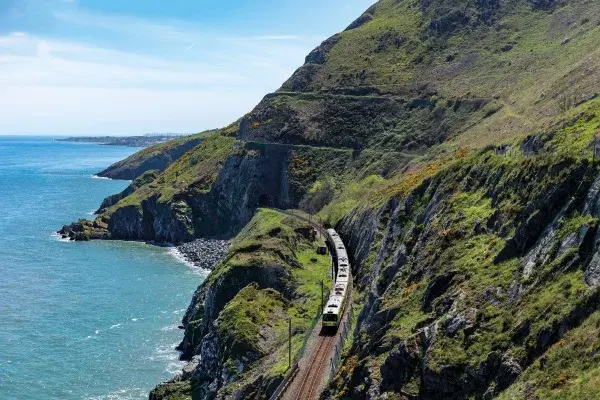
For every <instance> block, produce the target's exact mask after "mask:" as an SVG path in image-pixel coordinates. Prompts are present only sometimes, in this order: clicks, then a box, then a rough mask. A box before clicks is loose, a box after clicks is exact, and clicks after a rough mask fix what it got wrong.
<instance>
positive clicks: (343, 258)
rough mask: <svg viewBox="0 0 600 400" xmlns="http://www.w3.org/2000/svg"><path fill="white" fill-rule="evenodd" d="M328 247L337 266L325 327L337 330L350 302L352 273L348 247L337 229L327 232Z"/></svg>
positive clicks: (326, 308)
mask: <svg viewBox="0 0 600 400" xmlns="http://www.w3.org/2000/svg"><path fill="white" fill-rule="evenodd" d="M327 246H328V247H329V250H330V252H331V256H332V258H333V261H334V263H335V265H336V266H337V270H336V274H335V280H334V284H333V290H332V291H331V294H330V295H329V298H328V299H327V303H326V304H325V308H324V309H323V327H327V328H332V329H337V328H338V326H339V325H340V321H341V320H342V317H343V315H344V311H345V309H346V307H347V305H348V302H349V301H350V299H349V297H350V285H351V284H352V272H351V269H350V260H349V258H348V252H347V251H346V246H344V242H342V239H341V238H340V235H338V233H337V232H336V231H335V229H328V230H327Z"/></svg>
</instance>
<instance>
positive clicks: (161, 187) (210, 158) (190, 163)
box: [107, 134, 234, 213]
mask: <svg viewBox="0 0 600 400" xmlns="http://www.w3.org/2000/svg"><path fill="white" fill-rule="evenodd" d="M233 143H234V140H233V139H231V138H228V137H226V136H223V135H219V134H213V135H210V136H208V137H207V138H206V139H205V140H204V141H203V142H202V143H200V144H199V145H198V146H196V147H195V148H194V149H192V150H190V151H189V152H187V153H186V154H184V155H183V156H182V157H181V158H179V159H178V160H177V161H175V162H174V163H173V164H171V165H170V166H169V167H168V168H167V169H166V170H165V171H164V172H163V173H161V174H160V175H159V176H158V177H157V178H156V179H155V180H154V181H153V182H150V183H149V184H146V185H144V186H142V187H140V188H139V189H138V190H136V191H135V192H134V193H133V194H131V195H129V196H128V197H126V198H124V199H123V200H121V201H120V202H119V203H117V204H116V205H115V206H113V207H112V208H110V209H108V210H107V212H108V213H110V212H112V211H114V209H116V208H120V207H127V206H132V205H134V206H139V205H140V204H141V202H142V201H143V200H145V199H148V198H150V197H153V196H157V197H158V199H159V201H161V202H167V201H169V200H170V199H172V198H173V196H174V195H175V194H177V193H180V192H181V191H184V190H185V191H188V190H189V191H196V192H206V191H208V190H209V189H210V186H211V184H212V183H213V182H214V180H215V178H216V176H217V173H218V171H219V169H220V167H221V166H222V163H223V162H224V160H225V159H226V157H227V156H228V155H229V154H230V153H231V152H232V146H233Z"/></svg>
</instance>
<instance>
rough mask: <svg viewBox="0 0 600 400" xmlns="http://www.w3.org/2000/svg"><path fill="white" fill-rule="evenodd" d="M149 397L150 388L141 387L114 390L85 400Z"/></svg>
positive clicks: (130, 399)
mask: <svg viewBox="0 0 600 400" xmlns="http://www.w3.org/2000/svg"><path fill="white" fill-rule="evenodd" d="M147 397H148V390H147V389H142V388H139V387H134V388H125V389H118V390H115V391H113V392H110V393H107V394H104V395H100V396H89V397H85V400H138V399H142V398H147Z"/></svg>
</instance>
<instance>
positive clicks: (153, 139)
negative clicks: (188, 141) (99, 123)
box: [56, 134, 184, 147]
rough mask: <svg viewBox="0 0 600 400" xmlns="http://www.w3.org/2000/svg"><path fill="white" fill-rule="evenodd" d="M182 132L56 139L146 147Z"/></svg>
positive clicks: (170, 138) (178, 135)
mask: <svg viewBox="0 0 600 400" xmlns="http://www.w3.org/2000/svg"><path fill="white" fill-rule="evenodd" d="M181 136H184V134H156V135H144V136H81V137H79V136H74V137H67V138H64V139H56V140H57V141H59V142H75V143H97V144H102V145H107V146H127V147H147V146H152V145H155V144H160V143H164V142H167V141H169V140H172V139H175V138H178V137H181Z"/></svg>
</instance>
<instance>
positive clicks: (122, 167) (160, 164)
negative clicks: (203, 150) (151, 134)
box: [98, 131, 216, 179]
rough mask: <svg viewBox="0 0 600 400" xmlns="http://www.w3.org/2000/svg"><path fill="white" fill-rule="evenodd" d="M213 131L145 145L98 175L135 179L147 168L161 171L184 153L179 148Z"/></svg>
mask: <svg viewBox="0 0 600 400" xmlns="http://www.w3.org/2000/svg"><path fill="white" fill-rule="evenodd" d="M214 133H216V132H215V131H207V132H202V133H198V134H195V135H190V136H185V137H182V138H177V139H173V140H169V141H168V142H165V143H161V144H157V145H154V146H150V147H147V148H145V149H143V150H140V151H138V152H136V153H134V154H133V155H131V156H129V157H127V158H126V159H124V160H121V161H118V162H116V163H115V164H113V165H111V166H110V167H108V168H107V169H105V170H104V171H102V172H100V173H99V174H98V175H99V176H106V177H109V178H115V179H135V178H137V177H138V176H140V175H141V174H143V173H144V172H146V171H147V170H149V169H157V170H159V171H162V170H164V169H165V168H166V167H168V166H169V164H170V163H172V162H174V161H175V160H176V159H177V158H178V157H179V156H180V155H181V154H183V153H185V151H183V150H181V149H188V148H190V147H193V145H194V144H198V143H200V142H201V141H202V140H204V139H206V138H207V137H209V136H210V135H211V134H214Z"/></svg>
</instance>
